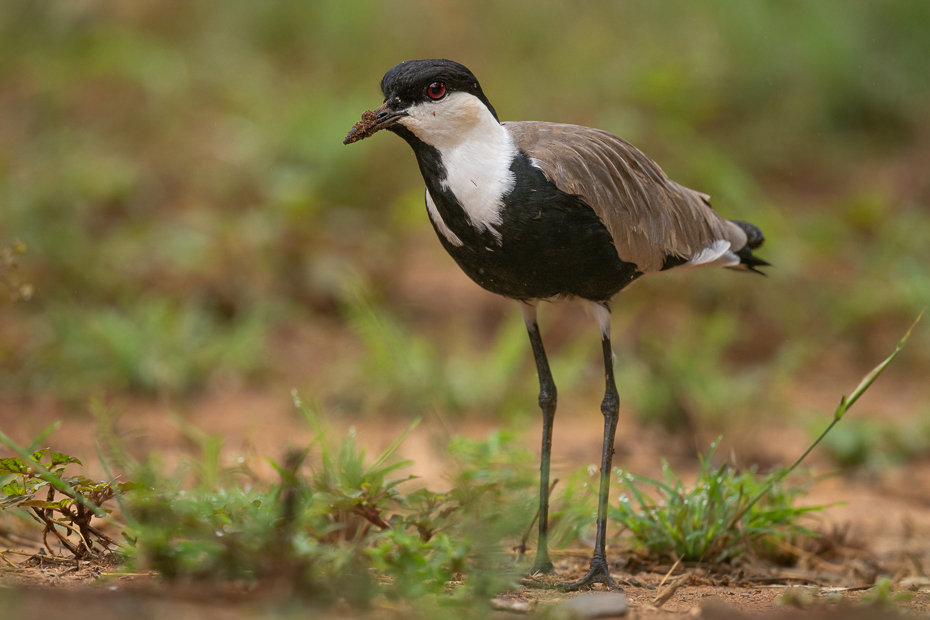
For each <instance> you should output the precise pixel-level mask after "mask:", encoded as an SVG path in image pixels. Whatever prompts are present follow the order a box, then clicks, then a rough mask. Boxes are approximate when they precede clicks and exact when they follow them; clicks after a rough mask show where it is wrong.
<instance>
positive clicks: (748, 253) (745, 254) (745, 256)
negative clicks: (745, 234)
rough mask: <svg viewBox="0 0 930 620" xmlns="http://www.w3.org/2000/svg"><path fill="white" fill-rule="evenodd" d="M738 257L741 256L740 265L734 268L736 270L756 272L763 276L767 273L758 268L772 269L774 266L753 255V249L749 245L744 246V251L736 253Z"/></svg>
mask: <svg viewBox="0 0 930 620" xmlns="http://www.w3.org/2000/svg"><path fill="white" fill-rule="evenodd" d="M736 255H737V256H739V265H738V266H736V267H734V269H747V270H749V271H754V272H756V273H758V274H761V275H763V276H764V275H766V274H765V273H763V272H761V271H759V270H758V269H757V268H758V267H771V266H772V264H771V263H769V262H766V261H764V260H762V259H761V258H759V257H758V256H753V255H752V248H751V247H749V246H748V245H746V246H744V247H743V249H742V250H740V251H739V252H736Z"/></svg>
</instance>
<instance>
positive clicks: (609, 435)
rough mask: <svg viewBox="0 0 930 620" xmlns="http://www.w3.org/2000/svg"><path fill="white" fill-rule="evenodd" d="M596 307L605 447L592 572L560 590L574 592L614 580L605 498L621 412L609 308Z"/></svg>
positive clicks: (608, 487)
mask: <svg viewBox="0 0 930 620" xmlns="http://www.w3.org/2000/svg"><path fill="white" fill-rule="evenodd" d="M592 305H593V306H595V310H594V311H595V314H596V315H597V320H598V324H599V326H600V328H601V345H602V347H603V349H604V376H605V379H606V383H607V386H606V388H605V390H604V400H603V401H602V402H601V413H603V414H604V445H603V448H602V450H601V488H600V492H599V493H598V497H597V537H596V538H595V540H594V557H592V558H591V569H590V570H589V571H588V574H587V575H585V576H584V577H582V578H581V579H579V580H578V581H575V582H573V583H568V584H564V585H563V586H562V588H563V589H566V590H577V589H578V588H581V587H582V586H587V585H591V584H593V583H598V582H600V583H603V584H604V585H605V586H607V587H608V588H611V589H612V588H614V587H615V586H614V581H613V579H611V577H610V569H609V568H608V567H607V551H606V544H607V542H606V541H607V499H608V497H609V496H610V473H611V468H612V465H613V458H614V437H615V436H616V434H617V418H618V416H619V412H620V396H619V395H618V394H617V383H616V381H615V380H614V363H613V350H612V349H611V348H610V309H609V308H608V307H607V305H606V304H592Z"/></svg>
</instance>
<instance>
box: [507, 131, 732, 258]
mask: <svg viewBox="0 0 930 620" xmlns="http://www.w3.org/2000/svg"><path fill="white" fill-rule="evenodd" d="M504 126H505V127H506V128H507V129H508V130H509V131H510V132H511V134H512V135H513V138H514V143H515V144H516V146H517V148H519V149H520V150H521V151H523V152H524V153H525V154H526V155H527V156H528V157H529V158H530V159H531V161H532V162H533V164H534V165H535V166H536V167H538V168H539V169H540V170H542V172H543V174H544V175H545V176H546V178H547V179H549V180H550V181H552V182H553V183H555V185H556V187H558V188H559V189H560V190H562V191H563V192H566V193H569V194H575V195H578V196H580V197H581V198H582V199H583V200H584V201H585V203H586V204H588V205H589V206H590V207H591V208H592V209H594V212H595V213H597V215H598V217H600V218H601V221H603V222H604V225H605V226H606V227H607V230H608V231H609V232H610V235H611V237H612V238H613V241H614V245H615V246H616V248H617V254H618V255H619V256H620V259H621V260H623V261H626V262H631V263H634V264H636V266H637V267H638V268H639V270H640V271H642V272H644V273H646V272H650V271H658V270H660V269H662V266H663V263H664V262H665V259H666V257H667V256H670V255H671V256H680V257H684V258H686V259H691V258H692V257H695V256H699V255H701V252H703V251H704V250H707V249H708V248H720V247H723V246H722V245H721V244H720V242H727V243H729V248H728V250H729V251H730V252H737V251H739V250H741V249H742V248H743V247H744V246H745V245H746V242H747V237H746V233H745V232H744V231H743V230H742V229H741V228H740V227H739V226H737V225H735V224H733V223H732V222H729V221H727V220H725V219H723V218H722V217H721V216H720V215H719V214H717V212H715V211H714V210H713V209H712V208H711V206H710V197H709V196H708V195H707V194H702V193H700V192H696V191H694V190H691V189H688V188H686V187H682V186H681V185H678V184H677V183H675V182H673V181H671V180H669V178H668V177H667V176H666V175H665V173H664V172H663V171H662V169H661V168H659V166H658V165H657V164H656V163H655V162H653V161H652V160H651V159H649V158H648V157H646V156H645V155H644V154H643V153H642V152H641V151H639V150H638V149H637V148H636V147H634V146H633V145H631V144H629V143H628V142H625V141H624V140H621V139H620V138H618V137H616V136H614V135H612V134H609V133H607V132H606V131H601V130H599V129H591V128H589V127H581V126H578V125H562V124H557V123H542V122H533V121H528V122H509V123H504Z"/></svg>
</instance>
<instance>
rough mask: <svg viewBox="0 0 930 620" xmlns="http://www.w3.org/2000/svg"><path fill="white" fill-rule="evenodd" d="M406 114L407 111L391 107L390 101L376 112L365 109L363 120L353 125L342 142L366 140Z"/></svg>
mask: <svg viewBox="0 0 930 620" xmlns="http://www.w3.org/2000/svg"><path fill="white" fill-rule="evenodd" d="M405 116H407V112H406V111H404V110H393V109H391V107H390V102H387V101H386V102H384V104H382V105H381V107H380V108H378V109H377V110H375V111H374V112H372V111H371V110H365V112H364V113H362V120H360V121H359V122H357V123H355V124H354V125H352V129H350V130H349V133H348V134H346V138H345V140H343V141H342V143H343V144H352V143H353V142H358V141H359V140H364V139H365V138H368V137H370V136H373V135H374V134H375V132H377V131H381V130H382V129H387V128H388V127H390V126H391V125H393V124H394V123H396V122H397V121H398V120H399V119H401V118H403V117H405Z"/></svg>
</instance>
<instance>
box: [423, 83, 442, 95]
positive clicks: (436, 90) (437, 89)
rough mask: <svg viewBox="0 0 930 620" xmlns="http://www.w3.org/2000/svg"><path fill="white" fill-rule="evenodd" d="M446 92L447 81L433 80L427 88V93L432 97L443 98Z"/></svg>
mask: <svg viewBox="0 0 930 620" xmlns="http://www.w3.org/2000/svg"><path fill="white" fill-rule="evenodd" d="M445 94H446V84H445V82H433V83H432V84H430V85H429V86H428V87H427V89H426V95H427V96H428V97H429V98H430V99H442V96H443V95H445Z"/></svg>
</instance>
